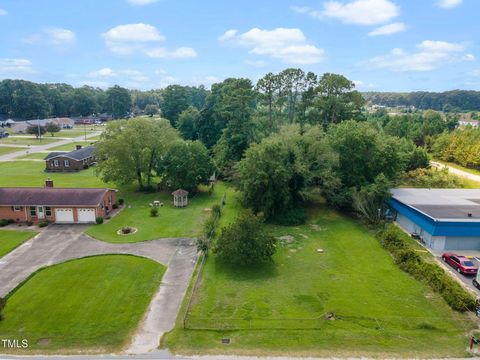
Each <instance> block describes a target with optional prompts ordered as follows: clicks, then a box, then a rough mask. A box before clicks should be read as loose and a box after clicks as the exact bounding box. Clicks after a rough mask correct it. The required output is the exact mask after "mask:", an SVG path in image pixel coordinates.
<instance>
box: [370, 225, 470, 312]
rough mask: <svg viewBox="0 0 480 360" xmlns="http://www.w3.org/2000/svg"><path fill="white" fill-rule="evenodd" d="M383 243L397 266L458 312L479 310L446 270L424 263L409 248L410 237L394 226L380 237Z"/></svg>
mask: <svg viewBox="0 0 480 360" xmlns="http://www.w3.org/2000/svg"><path fill="white" fill-rule="evenodd" d="M379 239H380V243H381V244H382V246H383V247H384V248H385V249H387V250H388V251H389V252H390V253H391V254H392V256H393V258H394V260H395V263H396V264H397V265H398V266H399V267H400V269H402V270H403V271H405V272H406V273H408V274H410V275H411V276H413V277H414V278H415V279H417V280H419V281H421V282H423V283H425V284H427V285H428V286H430V288H431V289H432V290H433V291H435V292H437V293H439V294H440V295H441V296H442V297H443V299H444V300H445V302H446V303H447V304H448V305H449V306H450V307H451V308H452V309H453V310H456V311H465V310H473V309H475V299H474V298H473V296H472V295H470V294H469V293H468V292H467V291H465V289H463V288H462V286H461V285H460V284H458V283H457V282H456V281H455V280H453V279H452V278H451V277H450V276H449V275H448V274H447V273H445V271H443V269H441V268H440V267H439V266H438V265H436V264H433V263H428V262H425V260H423V259H422V258H421V257H420V256H419V255H418V253H417V252H416V251H415V250H414V249H413V248H412V247H411V246H410V245H409V243H408V241H407V240H408V235H407V234H405V233H404V232H402V231H401V230H400V229H399V228H397V227H396V226H394V225H390V226H389V227H388V228H387V229H386V230H385V231H383V232H381V233H380V234H379Z"/></svg>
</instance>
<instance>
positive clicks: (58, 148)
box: [48, 139, 95, 151]
mask: <svg viewBox="0 0 480 360" xmlns="http://www.w3.org/2000/svg"><path fill="white" fill-rule="evenodd" d="M93 142H95V141H90V140H88V139H87V141H76V142H73V141H72V142H71V143H68V144H65V145H59V146H54V147H51V148H49V149H48V150H52V151H73V150H75V147H76V146H77V145H82V146H83V147H85V146H90V145H91V144H92V143H93Z"/></svg>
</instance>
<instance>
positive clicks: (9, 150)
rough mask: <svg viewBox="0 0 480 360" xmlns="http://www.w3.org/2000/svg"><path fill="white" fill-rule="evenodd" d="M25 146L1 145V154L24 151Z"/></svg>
mask: <svg viewBox="0 0 480 360" xmlns="http://www.w3.org/2000/svg"><path fill="white" fill-rule="evenodd" d="M23 149H24V148H21V147H8V146H0V155H5V154H10V153H13V152H17V151H22V150H23Z"/></svg>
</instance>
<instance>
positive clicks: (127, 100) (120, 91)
mask: <svg viewBox="0 0 480 360" xmlns="http://www.w3.org/2000/svg"><path fill="white" fill-rule="evenodd" d="M105 94H106V99H105V107H106V109H107V111H108V112H109V113H110V114H111V115H112V116H113V117H114V118H116V119H120V118H124V117H126V116H127V115H128V113H129V112H130V110H131V108H132V98H131V96H130V92H129V91H128V90H127V89H125V88H122V87H120V86H118V85H115V86H113V87H111V88H109V89H108V90H107V91H106V93H105Z"/></svg>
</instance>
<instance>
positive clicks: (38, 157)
mask: <svg viewBox="0 0 480 360" xmlns="http://www.w3.org/2000/svg"><path fill="white" fill-rule="evenodd" d="M48 153H49V152H48V151H46V152H35V153H29V154H25V155H22V156H18V157H17V158H16V159H31V160H43V159H44V158H45V156H47V155H48Z"/></svg>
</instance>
